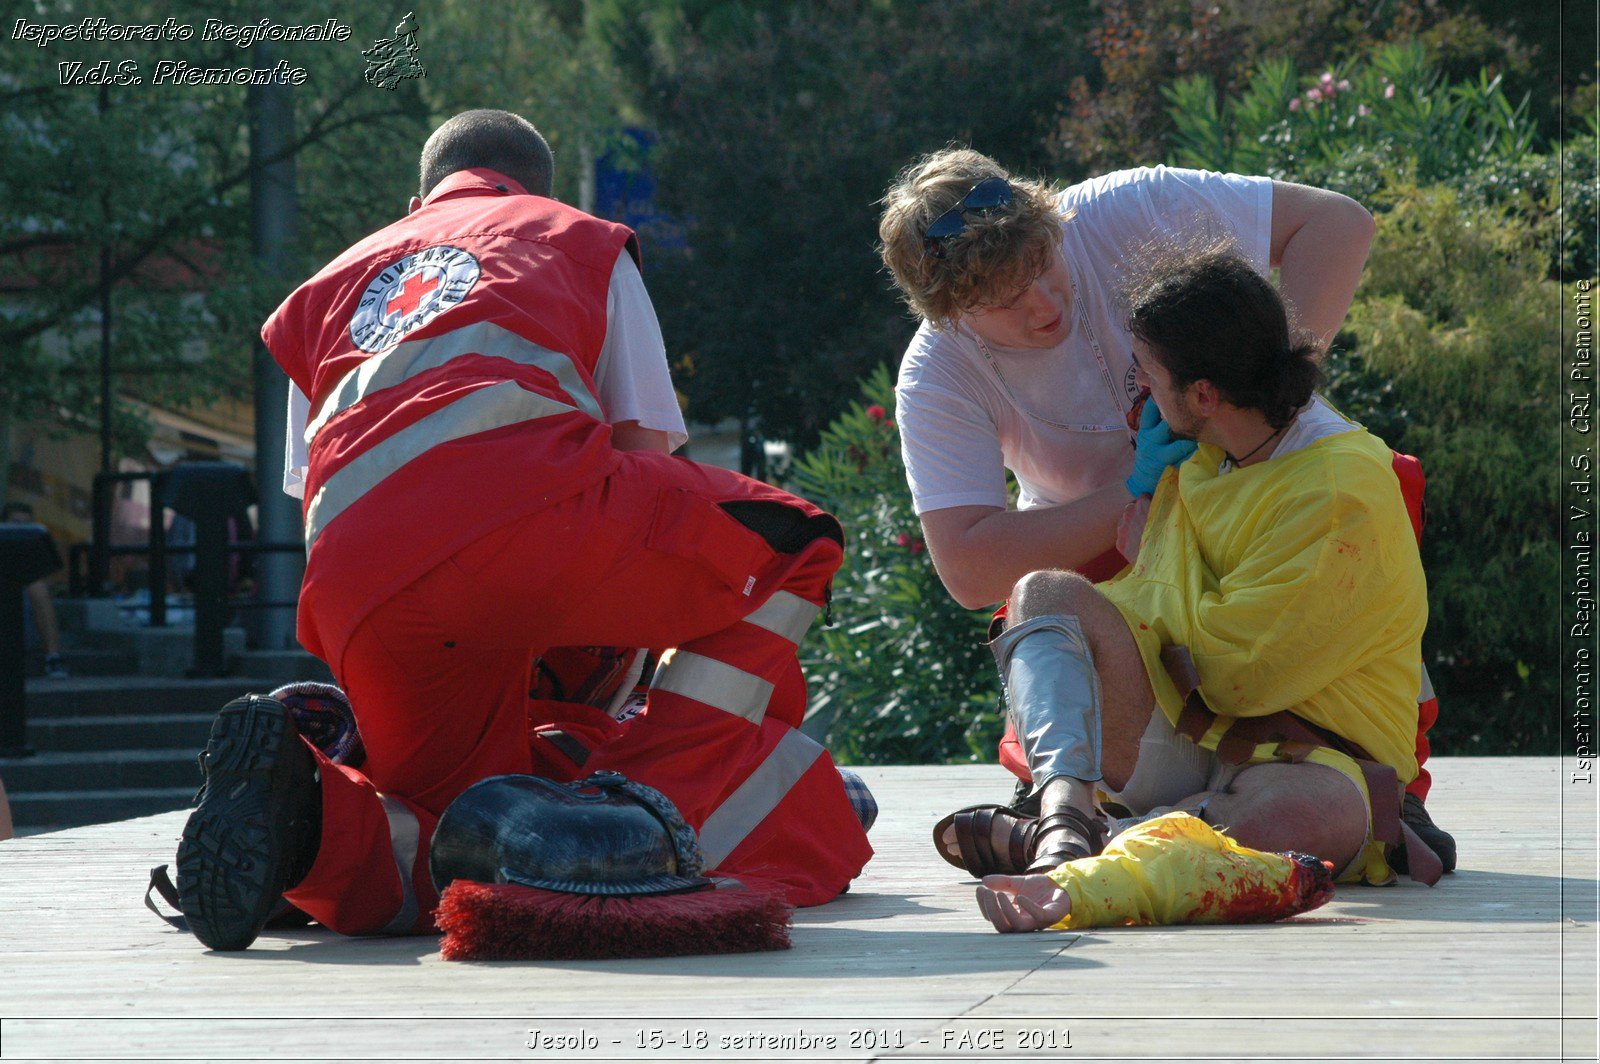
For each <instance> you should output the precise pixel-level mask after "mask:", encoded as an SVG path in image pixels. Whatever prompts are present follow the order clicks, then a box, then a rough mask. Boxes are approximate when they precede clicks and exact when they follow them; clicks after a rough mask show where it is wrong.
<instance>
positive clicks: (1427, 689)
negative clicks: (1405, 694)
mask: <svg viewBox="0 0 1600 1064" xmlns="http://www.w3.org/2000/svg"><path fill="white" fill-rule="evenodd" d="M1434 697H1436V696H1435V695H1434V693H1433V677H1431V676H1429V675H1428V667H1427V666H1426V665H1424V666H1423V667H1422V692H1421V693H1420V694H1418V695H1417V705H1419V706H1420V705H1421V704H1422V703H1424V702H1426V701H1428V700H1429V699H1431V698H1434Z"/></svg>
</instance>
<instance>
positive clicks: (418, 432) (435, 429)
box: [306, 381, 576, 550]
mask: <svg viewBox="0 0 1600 1064" xmlns="http://www.w3.org/2000/svg"><path fill="white" fill-rule="evenodd" d="M575 412H576V411H575V409H574V408H573V407H570V406H568V405H567V404H566V403H558V402H556V401H555V400H554V399H550V398H548V397H546V396H543V395H539V394H538V393H537V392H530V391H528V390H527V389H526V388H523V387H522V386H521V385H519V384H517V383H516V382H515V381H502V382H501V383H499V384H491V385H490V386H488V387H487V388H479V389H478V390H477V391H475V392H469V393H467V394H466V395H464V396H462V397H461V398H460V399H457V400H456V401H455V402H453V403H451V404H450V405H449V406H443V407H440V408H439V409H438V410H435V411H434V412H433V413H431V414H429V415H428V416H427V417H425V418H423V419H421V420H420V421H416V422H414V423H412V424H410V425H407V426H406V427H405V428H403V429H401V430H400V431H399V432H397V433H395V434H394V435H393V436H390V437H389V438H388V439H386V440H384V441H383V442H382V443H379V444H377V445H376V446H375V447H373V448H372V449H371V450H368V451H364V452H362V453H361V454H360V455H359V456H357V457H356V458H354V459H353V460H351V462H350V464H349V465H346V466H345V467H344V468H342V469H340V470H339V471H338V472H337V473H335V474H334V475H333V476H331V477H329V478H328V479H327V481H326V482H324V483H323V485H322V487H321V488H319V489H318V490H317V494H316V497H315V498H313V499H312V500H311V505H310V506H308V507H306V550H310V549H311V545H312V544H313V543H315V542H316V541H317V537H318V536H320V535H321V534H322V531H323V529H325V528H327V527H328V524H329V523H330V522H331V521H333V519H334V518H336V517H338V516H339V515H340V514H342V513H344V511H345V510H346V509H347V508H348V507H349V506H350V505H351V504H352V503H354V502H355V501H356V500H357V499H359V498H361V496H363V495H365V494H366V493H367V492H369V491H371V490H372V489H373V488H374V487H376V486H377V485H378V483H379V482H380V481H382V480H383V479H384V478H385V477H387V476H388V475H389V474H391V473H393V472H394V471H395V470H397V469H399V468H400V467H401V466H403V465H405V464H406V463H407V462H409V461H411V460H412V459H413V458H416V457H417V456H418V455H421V454H422V453H423V452H425V451H429V450H432V449H433V448H435V447H437V446H439V444H441V443H448V442H450V441H451V440H459V439H461V438H462V437H464V436H473V435H476V434H477V433H480V432H487V431H489V430H490V429H498V428H503V427H504V426H506V425H515V424H518V423H519V422H523V421H532V420H534V419H535V418H541V417H552V416H554V415H556V414H571V413H575Z"/></svg>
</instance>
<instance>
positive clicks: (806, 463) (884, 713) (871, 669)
mask: <svg viewBox="0 0 1600 1064" xmlns="http://www.w3.org/2000/svg"><path fill="white" fill-rule="evenodd" d="M861 395H862V399H861V401H858V402H855V403H853V404H851V406H850V408H849V409H848V410H846V411H845V412H844V413H843V414H841V415H839V417H837V418H836V419H835V420H834V421H833V423H832V424H831V425H829V426H828V428H827V429H826V430H825V431H824V432H823V434H822V439H821V441H820V442H819V443H818V445H817V446H816V447H815V448H813V449H812V450H810V451H808V452H807V453H806V454H804V455H803V456H802V457H800V458H799V459H798V460H796V462H795V464H794V468H793V470H792V471H791V473H790V487H792V488H793V489H794V490H795V491H797V492H799V493H800V494H801V495H804V496H806V497H807V498H809V499H811V500H812V501H814V502H816V503H817V504H818V505H819V506H822V507H825V508H826V509H828V510H830V511H831V512H832V513H833V514H834V515H835V516H837V517H838V518H839V520H840V522H841V523H842V524H843V525H844V532H845V561H844V567H843V568H842V569H841V570H840V571H839V576H838V579H837V580H836V581H835V582H834V598H833V608H834V614H835V619H836V625H835V627H832V628H814V629H813V630H812V632H811V634H810V635H809V636H807V638H806V641H805V643H804V644H802V646H801V658H802V664H803V665H804V666H805V670H806V679H807V680H808V681H809V683H810V687H811V717H810V719H809V720H808V722H807V725H806V730H807V731H808V732H810V733H811V734H813V735H815V736H816V737H817V738H818V739H820V740H822V741H823V742H825V743H826V744H827V745H828V747H829V748H830V749H831V750H832V751H833V753H834V755H835V756H836V757H837V758H839V760H841V761H846V762H854V763H861V762H872V763H878V764H893V763H932V762H942V761H953V760H962V761H971V760H977V759H985V760H987V759H990V758H992V756H993V752H994V742H995V740H996V739H998V738H999V735H1000V728H1001V725H1000V719H999V713H998V710H997V708H996V707H997V702H998V694H999V681H998V679H997V677H996V675H995V670H994V665H993V662H992V659H991V658H990V656H989V652H988V650H987V649H985V648H984V646H983V642H982V641H983V637H984V631H985V628H986V626H987V624H988V614H987V613H985V612H983V611H972V610H966V609H963V608H962V607H961V606H959V605H957V604H956V602H955V601H954V600H953V599H951V597H950V595H949V594H948V593H947V592H946V591H945V589H944V585H943V584H941V583H940V582H939V577H938V575H937V574H936V573H935V572H934V569H933V566H932V565H931V564H929V560H928V555H927V549H926V546H925V545H924V543H923V541H922V527H921V524H920V522H918V520H917V517H916V515H915V514H914V513H913V512H912V509H911V495H910V492H909V491H908V489H907V488H906V477H905V466H904V464H903V463H902V462H901V458H900V434H899V431H898V430H897V429H896V428H895V423H894V418H893V415H892V411H893V404H894V382H893V381H892V380H891V378H890V376H889V368H888V367H887V366H879V367H878V368H877V369H876V370H875V371H874V372H873V373H872V374H871V375H870V376H868V377H867V379H866V380H865V381H864V382H863V384H862V386H861Z"/></svg>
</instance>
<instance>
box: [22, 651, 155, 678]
mask: <svg viewBox="0 0 1600 1064" xmlns="http://www.w3.org/2000/svg"><path fill="white" fill-rule="evenodd" d="M61 663H62V664H63V665H65V666H66V667H67V672H68V673H69V674H70V675H72V676H128V675H131V674H133V673H136V672H138V671H139V656H138V655H137V654H135V653H133V652H132V651H128V650H99V649H95V650H82V649H76V648H73V647H70V646H68V647H64V648H63V649H62V651H61ZM27 675H28V676H34V677H38V676H43V675H44V654H43V653H42V652H41V651H38V650H33V651H30V652H29V654H28V664H27Z"/></svg>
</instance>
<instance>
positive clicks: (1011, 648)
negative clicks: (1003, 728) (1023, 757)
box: [989, 614, 1102, 794]
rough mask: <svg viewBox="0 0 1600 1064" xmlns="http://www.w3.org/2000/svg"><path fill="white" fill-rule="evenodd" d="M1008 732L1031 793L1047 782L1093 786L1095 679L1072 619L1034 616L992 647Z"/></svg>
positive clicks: (1096, 769) (1096, 764) (1096, 762)
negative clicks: (1018, 745) (1018, 748)
mask: <svg viewBox="0 0 1600 1064" xmlns="http://www.w3.org/2000/svg"><path fill="white" fill-rule="evenodd" d="M989 647H990V649H991V650H993V651H994V657H995V662H996V663H997V664H998V665H999V666H1000V678H1001V680H1002V682H1003V683H1004V684H1005V690H1006V704H1007V706H1008V707H1009V709H1010V713H1011V720H1012V726H1013V727H1014V728H1015V729H1016V733H1017V738H1018V739H1019V740H1021V742H1022V748H1023V750H1024V751H1025V752H1026V753H1027V756H1028V772H1029V774H1030V775H1031V776H1032V777H1033V793H1034V794H1037V793H1039V791H1040V790H1041V789H1042V788H1043V787H1044V785H1045V784H1046V783H1047V782H1049V781H1050V780H1051V779H1054V778H1056V777H1058V776H1069V777H1071V778H1073V779H1078V780H1083V781H1085V782H1088V783H1093V782H1095V781H1096V780H1099V779H1101V778H1102V773H1101V770H1100V677H1099V675H1098V674H1097V673H1096V672H1095V668H1094V657H1093V655H1092V654H1091V653H1090V651H1089V640H1088V639H1087V638H1086V637H1085V636H1084V634H1083V626H1082V625H1081V624H1079V622H1078V618H1076V617H1070V616H1067V615H1065V614H1047V615H1045V616H1042V617H1033V618H1030V619H1028V620H1026V621H1022V622H1020V623H1018V624H1016V625H1013V626H1011V627H1008V628H1007V629H1006V630H1005V631H1004V632H1002V633H1001V634H1000V636H999V638H997V639H996V640H995V641H994V642H993V643H991V644H989Z"/></svg>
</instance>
